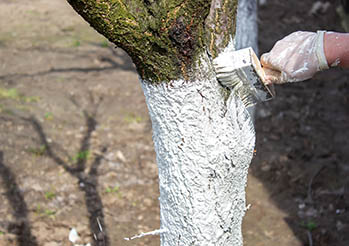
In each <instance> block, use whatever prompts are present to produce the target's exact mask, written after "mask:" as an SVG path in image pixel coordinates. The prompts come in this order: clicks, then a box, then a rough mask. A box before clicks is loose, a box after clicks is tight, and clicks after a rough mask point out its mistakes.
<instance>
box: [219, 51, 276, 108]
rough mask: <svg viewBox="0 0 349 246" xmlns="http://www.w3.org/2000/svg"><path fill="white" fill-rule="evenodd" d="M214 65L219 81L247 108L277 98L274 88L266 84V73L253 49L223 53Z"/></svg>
mask: <svg viewBox="0 0 349 246" xmlns="http://www.w3.org/2000/svg"><path fill="white" fill-rule="evenodd" d="M213 65H214V68H215V71H216V76H217V79H218V81H219V82H220V83H221V84H222V85H223V86H225V87H227V88H229V89H231V90H232V91H234V93H236V94H237V95H238V96H239V97H240V99H241V101H242V102H243V104H244V105H245V106H246V107H250V106H253V105H256V104H257V103H259V102H264V101H268V100H270V99H272V98H273V97H275V90H274V86H273V85H266V84H265V82H264V81H265V73H264V71H263V69H262V67H261V64H260V62H259V59H258V57H257V56H256V54H255V53H254V51H253V49H252V48H251V47H249V48H245V49H241V50H236V51H231V52H223V53H221V54H220V55H219V56H218V57H217V58H215V59H214V60H213Z"/></svg>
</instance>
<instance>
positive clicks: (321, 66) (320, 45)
mask: <svg viewBox="0 0 349 246" xmlns="http://www.w3.org/2000/svg"><path fill="white" fill-rule="evenodd" d="M325 34H326V31H317V33H316V37H315V46H316V47H315V54H316V57H317V60H318V71H322V70H326V69H329V66H328V64H329V63H328V61H327V58H326V55H325V47H324V45H325V44H324V43H325V42H324V40H325Z"/></svg>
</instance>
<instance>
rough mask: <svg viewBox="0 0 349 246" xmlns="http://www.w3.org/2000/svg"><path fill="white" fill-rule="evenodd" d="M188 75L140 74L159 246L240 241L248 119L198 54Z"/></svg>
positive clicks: (237, 244) (250, 143)
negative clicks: (155, 171)
mask: <svg viewBox="0 0 349 246" xmlns="http://www.w3.org/2000/svg"><path fill="white" fill-rule="evenodd" d="M199 64H200V66H198V68H197V70H196V72H195V74H196V76H195V77H196V78H195V80H194V81H184V80H182V79H179V80H176V81H172V82H171V83H159V84H156V85H154V84H151V83H149V82H148V81H141V84H142V87H143V90H144V94H145V97H146V102H147V106H148V109H149V113H150V117H151V120H152V126H153V140H154V145H155V151H156V156H157V162H158V168H159V186H160V210H161V230H164V231H165V232H164V233H161V245H162V246H177V245H180V246H189V245H195V246H206V245H207V246H208V245H209V246H213V245H215V246H216V245H217V246H218V245H229V246H241V245H242V244H243V243H242V233H241V223H242V218H243V216H244V214H245V211H246V204H245V186H246V180H247V171H248V167H249V164H250V162H251V159H252V156H253V150H254V143H255V133H254V128H253V124H252V121H251V118H250V116H249V114H248V112H247V111H246V109H245V107H244V106H243V104H242V102H241V101H240V99H239V98H238V97H237V96H235V95H234V94H233V93H232V94H231V95H230V97H229V98H228V100H227V101H225V99H224V95H223V90H222V87H221V86H220V85H219V83H218V82H217V80H216V78H215V74H214V73H213V69H212V67H211V65H210V61H209V58H208V57H207V56H206V55H204V56H203V58H202V59H201V60H200V62H199Z"/></svg>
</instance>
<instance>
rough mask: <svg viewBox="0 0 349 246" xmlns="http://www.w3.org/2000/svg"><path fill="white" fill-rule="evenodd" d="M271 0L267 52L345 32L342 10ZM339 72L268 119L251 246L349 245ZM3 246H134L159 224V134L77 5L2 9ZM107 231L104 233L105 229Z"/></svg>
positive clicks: (255, 185) (263, 118) (346, 143)
mask: <svg viewBox="0 0 349 246" xmlns="http://www.w3.org/2000/svg"><path fill="white" fill-rule="evenodd" d="M313 3H314V1H311V0H305V1H277V0H268V1H267V4H266V5H264V6H260V11H259V19H260V21H259V26H260V30H259V31H260V35H259V37H260V49H261V51H262V52H266V51H268V50H269V49H270V48H271V47H272V45H273V43H274V42H275V41H276V40H278V39H280V38H282V37H283V36H285V35H287V34H289V33H291V32H293V31H296V30H309V31H315V30H318V29H325V30H335V31H343V30H342V28H341V26H340V21H339V19H338V17H337V15H336V12H335V8H336V5H335V4H333V3H332V1H331V3H332V4H331V5H330V6H329V8H328V9H326V10H324V12H321V10H320V11H319V12H317V13H316V14H315V15H309V14H308V13H309V11H310V9H311V7H312V6H313ZM348 76H349V72H348V71H341V70H338V69H333V70H331V71H327V72H324V73H321V74H318V75H317V76H316V77H315V78H314V79H313V80H312V81H308V82H305V83H298V84H290V85H285V86H279V87H277V94H278V95H277V98H276V99H275V100H273V101H272V102H268V103H265V104H263V105H260V106H259V107H258V108H257V114H256V131H257V146H256V150H257V152H256V156H255V159H254V161H253V164H252V165H251V170H250V176H249V181H248V187H247V199H248V203H250V204H251V208H250V210H249V211H248V213H247V216H246V217H245V223H244V231H243V232H244V237H245V245H246V246H252V245H253V246H270V245H283V246H288V245H289V246H291V245H292V246H301V245H311V244H312V245H316V246H325V245H331V246H347V245H349V234H348V232H349V181H348V180H349V179H348V175H349V140H348V139H349V132H348V130H347V128H348V124H349V107H348V104H349V82H348ZM0 144H1V145H0V246H8V245H11V246H12V245H13V246H27V245H28V246H39V245H40V246H41V245H43V246H59V245H64V246H68V245H73V244H72V243H71V242H70V241H69V239H68V235H69V231H70V229H71V228H75V229H76V230H77V232H78V234H79V235H80V240H79V241H78V242H76V243H77V244H83V245H86V244H87V243H91V245H93V244H95V245H103V246H109V245H110V246H114V245H125V246H127V245H137V246H138V245H139V246H140V245H149V246H155V245H159V237H158V236H148V237H143V238H141V239H135V240H132V241H125V240H124V238H125V237H130V236H133V235H135V234H138V233H140V232H147V231H152V230H154V229H157V228H159V227H160V225H159V207H158V206H159V204H158V199H157V198H158V196H159V191H158V184H157V166H156V162H155V153H154V150H153V143H152V138H151V123H150V121H149V117H148V114H147V109H146V105H145V102H144V96H143V94H142V90H141V88H140V85H139V82H138V77H137V74H136V72H135V69H134V66H133V65H132V62H131V60H130V59H129V57H128V56H127V55H126V54H125V53H124V52H122V51H121V50H120V49H117V48H115V47H114V46H113V45H112V44H111V43H108V42H107V41H106V40H105V39H104V38H103V37H101V36H100V35H98V34H97V33H96V32H95V31H93V30H92V29H91V28H90V27H89V26H88V24H86V23H85V22H84V21H83V20H82V19H81V18H80V17H79V16H78V15H77V14H76V13H75V12H74V11H73V10H72V9H71V7H70V6H69V5H68V4H67V3H66V2H65V1H63V0H61V1H60V0H50V1H44V0H32V1H30V2H28V1H24V0H2V1H1V2H0ZM101 229H102V230H101Z"/></svg>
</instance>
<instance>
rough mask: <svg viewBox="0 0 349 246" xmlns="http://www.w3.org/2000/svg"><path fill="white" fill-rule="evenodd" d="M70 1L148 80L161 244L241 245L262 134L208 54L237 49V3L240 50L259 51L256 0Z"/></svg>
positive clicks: (146, 91) (144, 84) (145, 83)
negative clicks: (250, 179)
mask: <svg viewBox="0 0 349 246" xmlns="http://www.w3.org/2000/svg"><path fill="white" fill-rule="evenodd" d="M68 2H69V3H70V4H71V5H72V6H73V8H74V9H75V10H76V11H77V12H78V13H79V14H80V15H81V16H82V17H83V18H84V19H85V20H87V21H88V22H89V23H90V24H91V25H92V26H93V27H94V28H95V29H96V30H98V31H99V32H100V33H102V34H103V35H105V36H106V37H107V38H108V39H109V40H110V41H111V42H113V43H115V44H116V45H118V46H120V47H121V48H123V49H124V50H125V51H126V52H127V53H128V54H129V55H130V56H131V57H132V59H133V61H134V63H135V64H136V67H137V71H138V72H139V74H140V77H141V78H143V79H141V84H142V87H143V90H144V94H145V97H146V102H147V105H148V109H149V113H150V117H151V120H152V124H153V139H154V145H155V151H156V156H157V162H158V166H159V182H160V184H159V185H160V210H161V230H159V231H160V232H162V233H161V245H162V246H190V245H193V246H206V245H207V246H218V245H219V246H228V245H229V246H241V245H242V244H243V242H242V233H241V223H242V218H243V216H244V214H245V211H246V204H245V186H246V180H247V171H248V167H249V164H250V162H251V159H252V156H253V150H254V143H255V134H254V128H253V124H252V120H251V116H250V114H249V113H248V112H247V110H246V108H245V107H244V106H243V105H242V102H241V100H240V99H239V98H238V97H237V96H235V95H234V94H233V93H232V94H230V95H228V94H229V93H228V91H227V90H226V89H224V88H223V87H222V86H221V85H220V84H219V83H218V81H217V80H216V77H215V74H214V72H213V68H212V67H211V62H212V61H211V59H212V57H217V55H219V53H220V52H222V51H223V52H224V50H226V49H232V48H234V46H233V41H231V39H232V37H233V36H234V32H235V28H234V26H235V25H234V22H235V16H236V12H235V10H236V7H237V6H238V8H239V10H238V19H241V20H238V23H237V29H236V30H237V34H236V37H235V43H236V44H237V48H242V47H243V46H247V45H248V46H250V43H251V42H252V44H251V46H253V47H254V48H256V45H257V44H256V38H255V37H256V35H257V26H256V23H255V21H256V18H255V17H256V12H255V11H253V9H254V10H256V8H255V7H256V0H240V1H239V2H240V3H239V5H238V1H237V0H190V1H187V0H164V1H152V0H151V1H136V0H118V1H107V0H103V1H95V0H68ZM251 6H252V7H251ZM251 16H252V17H251ZM251 24H252V26H250V25H251ZM252 32H255V33H252ZM252 38H253V41H252V40H251V39H252ZM229 41H230V43H229ZM206 52H207V53H209V54H210V56H209V55H208V54H207V53H206ZM200 55H201V56H200ZM198 57H200V58H198ZM181 78H183V79H181ZM159 231H157V232H159Z"/></svg>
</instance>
